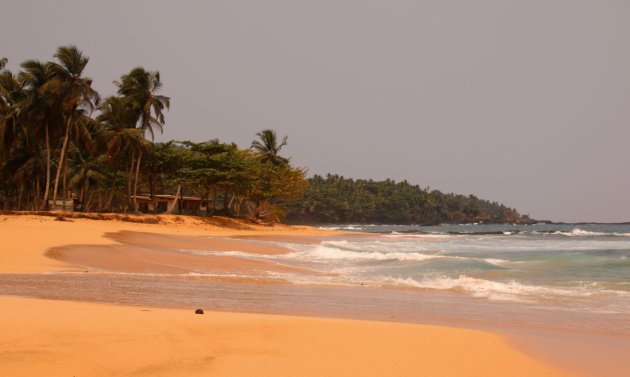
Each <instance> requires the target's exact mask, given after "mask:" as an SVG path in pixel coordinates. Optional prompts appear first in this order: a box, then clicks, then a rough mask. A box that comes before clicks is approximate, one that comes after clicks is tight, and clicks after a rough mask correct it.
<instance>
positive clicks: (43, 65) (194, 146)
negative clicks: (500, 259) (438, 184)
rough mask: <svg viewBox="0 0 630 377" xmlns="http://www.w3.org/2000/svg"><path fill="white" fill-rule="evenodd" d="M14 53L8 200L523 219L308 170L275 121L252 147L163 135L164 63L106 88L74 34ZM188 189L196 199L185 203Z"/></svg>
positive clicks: (1, 171) (123, 208)
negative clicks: (48, 47)
mask: <svg viewBox="0 0 630 377" xmlns="http://www.w3.org/2000/svg"><path fill="white" fill-rule="evenodd" d="M7 62H8V60H7V59H6V58H2V59H0V210H36V211H47V210H54V209H66V210H69V209H73V210H75V211H89V212H136V213H137V212H139V211H140V210H142V211H145V212H156V211H159V209H158V207H157V206H156V205H155V204H156V203H157V200H158V197H160V195H161V196H164V195H163V194H170V196H171V197H172V198H174V202H173V205H172V206H171V207H170V208H167V209H166V210H167V211H169V212H175V213H195V214H204V215H214V214H221V215H225V216H240V217H251V218H256V219H265V220H272V221H278V220H279V219H280V218H283V217H286V219H287V220H288V221H291V222H308V223H329V222H379V223H437V222H458V221H470V220H472V219H476V220H486V221H515V220H518V219H522V217H520V215H518V213H517V212H516V211H515V210H513V209H509V208H507V207H504V206H503V205H500V204H498V203H490V202H487V201H484V200H480V199H478V198H476V197H474V196H461V195H452V194H442V193H440V192H439V191H431V192H429V190H428V189H422V188H419V187H418V186H412V185H410V184H409V183H407V182H400V183H396V182H393V181H389V180H388V181H384V182H373V181H371V180H367V181H366V180H352V179H346V178H343V177H339V176H336V175H328V176H326V177H325V178H324V177H321V176H317V175H316V176H314V177H312V178H310V179H306V170H305V169H302V168H298V167H294V166H292V165H291V161H290V159H288V158H286V157H284V156H282V155H281V150H282V148H283V147H284V146H285V145H287V137H286V136H284V137H282V138H280V137H278V136H277V135H276V132H275V131H273V130H270V129H266V130H262V131H261V132H259V133H257V134H256V139H255V140H254V141H253V142H252V144H251V145H250V146H249V148H239V147H238V146H237V145H236V144H233V143H223V142H220V141H219V140H216V139H214V140H212V139H210V140H208V141H203V142H192V141H169V142H166V143H156V142H155V141H154V136H155V133H156V132H162V130H163V128H164V127H165V125H166V116H165V113H166V112H167V111H168V109H169V107H170V102H171V99H170V98H169V97H167V96H165V95H164V94H163V93H162V89H163V83H162V80H161V77H160V73H159V72H158V71H150V70H146V69H145V68H143V67H136V68H133V69H131V70H130V71H129V73H126V74H123V75H122V76H121V77H120V79H119V80H117V81H114V84H115V85H116V87H117V94H116V95H114V96H110V97H107V98H104V99H102V98H101V96H100V95H99V93H98V91H97V90H96V89H95V88H94V87H93V86H92V80H91V79H90V78H89V77H86V76H85V74H84V72H85V69H86V66H87V65H88V63H89V58H88V57H87V56H86V55H85V54H84V53H83V52H82V51H81V50H80V49H78V48H77V47H76V46H62V47H59V48H58V49H57V51H56V53H55V54H54V56H53V60H51V61H46V62H42V61H38V60H27V61H25V62H23V63H22V64H21V65H20V70H19V72H17V73H13V72H11V71H10V70H8V69H7V68H6V65H7ZM186 197H188V198H194V199H195V200H196V203H198V204H197V207H195V208H193V209H190V208H185V206H183V205H182V202H183V201H184V199H185V198H186ZM178 199H181V200H180V202H179V204H178V205H175V203H177V200H178ZM141 200H142V203H144V206H143V207H142V208H141V205H140V204H141V203H140V201H141ZM70 203H72V204H70ZM147 203H151V204H152V205H146V204H147ZM202 209H203V211H202Z"/></svg>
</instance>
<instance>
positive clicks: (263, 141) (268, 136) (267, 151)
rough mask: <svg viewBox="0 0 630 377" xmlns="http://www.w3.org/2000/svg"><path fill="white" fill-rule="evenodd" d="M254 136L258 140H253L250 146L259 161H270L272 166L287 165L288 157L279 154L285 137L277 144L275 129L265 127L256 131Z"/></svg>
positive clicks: (284, 143) (284, 142) (285, 143)
mask: <svg viewBox="0 0 630 377" xmlns="http://www.w3.org/2000/svg"><path fill="white" fill-rule="evenodd" d="M256 136H258V137H259V139H260V140H254V141H253V142H252V146H251V148H252V149H253V150H254V151H255V152H256V153H258V155H259V156H260V159H261V161H263V162H267V163H270V164H271V165H272V166H287V165H288V164H289V159H288V158H285V157H282V156H280V154H279V153H280V149H282V147H284V146H285V145H287V137H286V136H285V137H284V138H283V139H282V142H281V143H280V144H278V138H277V137H276V131H274V130H270V129H266V130H262V131H261V132H258V133H257V134H256Z"/></svg>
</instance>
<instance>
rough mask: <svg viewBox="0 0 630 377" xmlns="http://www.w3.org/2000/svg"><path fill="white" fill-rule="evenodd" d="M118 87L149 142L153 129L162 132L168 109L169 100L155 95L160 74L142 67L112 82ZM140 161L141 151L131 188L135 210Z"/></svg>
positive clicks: (159, 85) (152, 136) (158, 88)
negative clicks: (165, 113) (147, 135)
mask: <svg viewBox="0 0 630 377" xmlns="http://www.w3.org/2000/svg"><path fill="white" fill-rule="evenodd" d="M114 83H115V84H116V85H117V86H118V94H119V95H121V96H123V98H124V99H125V101H127V106H129V108H130V109H131V111H132V112H133V114H135V118H136V123H137V124H138V125H139V128H140V129H141V130H142V137H143V139H144V138H145V133H146V132H147V131H148V132H149V133H150V134H151V140H153V139H154V136H155V132H154V131H153V127H156V128H157V129H159V130H160V132H162V130H163V127H164V113H163V110H165V109H168V108H169V107H170V98H169V97H166V96H162V95H159V94H157V92H159V91H160V89H161V88H162V82H161V81H160V72H157V71H155V72H150V71H147V70H145V69H144V68H142V67H137V68H134V69H132V70H131V72H129V73H128V74H126V75H124V76H123V77H122V78H121V79H120V81H117V82H114ZM141 161H142V151H139V153H138V158H137V160H136V164H137V165H136V173H135V179H134V187H133V198H134V200H133V207H134V208H133V209H134V210H137V209H138V208H137V207H138V203H137V202H136V199H135V197H136V195H137V191H138V177H139V174H140V163H141Z"/></svg>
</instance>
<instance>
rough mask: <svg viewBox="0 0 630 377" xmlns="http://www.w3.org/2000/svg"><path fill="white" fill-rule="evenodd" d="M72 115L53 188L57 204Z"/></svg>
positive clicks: (67, 123)
mask: <svg viewBox="0 0 630 377" xmlns="http://www.w3.org/2000/svg"><path fill="white" fill-rule="evenodd" d="M70 119H71V118H70V117H68V121H67V122H66V137H65V138H64V139H63V145H62V146H61V156H59V165H57V174H56V175H55V189H54V190H53V204H54V205H56V204H57V189H58V188H59V177H61V169H63V163H64V160H65V158H66V149H67V147H68V138H69V137H70Z"/></svg>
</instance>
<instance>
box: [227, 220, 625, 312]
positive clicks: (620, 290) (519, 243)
mask: <svg viewBox="0 0 630 377" xmlns="http://www.w3.org/2000/svg"><path fill="white" fill-rule="evenodd" d="M326 228H333V229H340V230H346V231H347V230H351V231H361V232H369V233H370V234H369V235H361V236H359V235H357V236H354V235H348V236H346V237H336V238H335V239H328V240H324V241H323V242H321V243H319V244H300V243H287V242H272V243H274V244H276V245H278V246H283V247H287V248H289V249H291V250H292V252H291V253H289V254H286V255H248V254H245V253H239V252H233V253H232V254H234V255H237V256H240V257H244V258H255V259H265V260H270V261H274V262H275V263H280V264H283V265H288V266H294V267H301V268H307V269H310V270H315V271H318V272H320V273H321V274H319V275H304V274H290V273H275V274H274V273H272V276H275V277H277V278H282V279H286V280H289V281H291V282H292V283H297V284H314V285H346V286H368V287H392V288H396V287H398V288H407V289H412V290H417V291H440V292H452V293H456V294H460V295H466V296H471V297H477V298H480V299H484V300H490V301H497V302H501V301H505V302H519V303H527V304H530V305H538V306H541V307H562V308H564V309H570V310H579V311H592V312H599V313H623V314H629V313H630V225H628V224H623V225H619V224H579V225H575V224H534V225H504V224H502V225H489V224H465V225H443V226H409V225H405V226H389V225H388V226H383V225H338V226H327V227H326ZM267 243H269V242H267Z"/></svg>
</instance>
